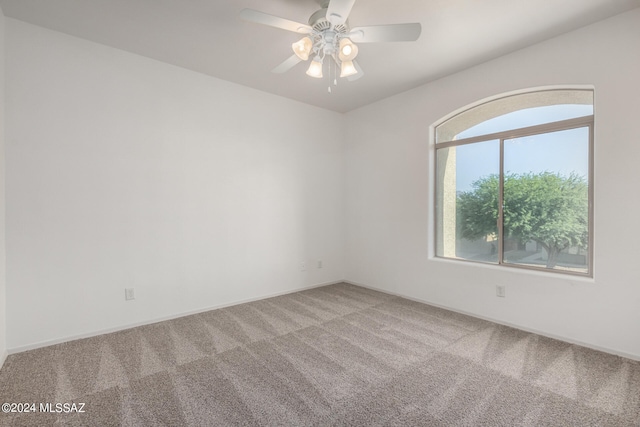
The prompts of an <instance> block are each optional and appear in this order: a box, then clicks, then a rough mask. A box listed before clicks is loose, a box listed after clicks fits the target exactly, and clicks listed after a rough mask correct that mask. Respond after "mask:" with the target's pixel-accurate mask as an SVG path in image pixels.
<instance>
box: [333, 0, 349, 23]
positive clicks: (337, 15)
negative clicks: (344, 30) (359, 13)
mask: <svg viewBox="0 0 640 427" xmlns="http://www.w3.org/2000/svg"><path fill="white" fill-rule="evenodd" d="M355 2H356V0H331V1H330V2H329V7H328V8H327V21H329V22H331V24H333V25H342V24H344V23H345V21H346V20H347V18H348V17H349V13H351V8H353V4H354V3H355Z"/></svg>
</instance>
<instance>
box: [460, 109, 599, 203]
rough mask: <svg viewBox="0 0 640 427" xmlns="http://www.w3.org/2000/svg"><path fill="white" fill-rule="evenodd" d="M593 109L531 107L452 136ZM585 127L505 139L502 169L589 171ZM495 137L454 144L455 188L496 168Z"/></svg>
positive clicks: (466, 188) (466, 186)
mask: <svg viewBox="0 0 640 427" xmlns="http://www.w3.org/2000/svg"><path fill="white" fill-rule="evenodd" d="M592 113H593V107H592V106H591V105H556V106H552V107H541V108H531V109H527V110H521V111H516V112H514V113H509V114H506V115H504V116H500V117H496V118H495V119H491V120H488V121H486V122H484V123H481V124H479V125H477V126H474V127H472V128H470V129H467V130H466V131H464V132H462V133H460V134H459V135H458V136H457V138H456V139H462V138H468V137H470V136H476V135H483V134H489V133H494V132H500V131H503V130H508V129H517V128H521V127H526V126H532V125H536V124H540V123H548V122H554V121H559V120H565V119H569V118H573V117H581V116H585V115H589V114H592ZM588 147H589V130H588V128H578V129H571V130H565V131H560V132H552V133H548V134H543V135H534V136H529V137H522V138H517V139H511V140H506V141H505V159H504V160H505V172H507V173H509V172H513V173H525V172H534V173H537V172H544V171H549V172H554V173H560V174H562V175H565V176H567V175H569V174H571V173H572V172H575V173H578V174H580V175H582V176H584V177H585V178H586V177H587V175H588V171H589V158H588V156H589V150H588ZM499 150H500V147H499V141H497V140H495V141H487V142H482V143H477V144H469V145H464V146H460V147H457V153H456V173H457V177H456V178H457V188H456V190H457V191H458V192H459V191H469V190H471V184H472V183H473V181H476V180H477V179H479V178H481V177H483V176H486V175H490V174H497V173H498V172H499V167H500V164H499V161H500V159H499V155H500V154H499V153H500V151H499Z"/></svg>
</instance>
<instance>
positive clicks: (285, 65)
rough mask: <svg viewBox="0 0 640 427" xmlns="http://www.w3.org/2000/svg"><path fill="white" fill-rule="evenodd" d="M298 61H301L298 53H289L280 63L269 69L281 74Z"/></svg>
mask: <svg viewBox="0 0 640 427" xmlns="http://www.w3.org/2000/svg"><path fill="white" fill-rule="evenodd" d="M299 62H302V59H300V58H298V55H295V54H294V55H291V56H290V57H289V58H287V59H285V60H284V62H282V63H281V64H280V65H278V66H277V67H276V68H274V69H273V70H271V72H272V73H276V74H282V73H284V72H286V71H289V70H290V69H292V68H293V67H295V66H296V65H297V64H298V63H299Z"/></svg>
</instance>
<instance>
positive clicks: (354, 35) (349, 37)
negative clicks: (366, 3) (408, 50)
mask: <svg viewBox="0 0 640 427" xmlns="http://www.w3.org/2000/svg"><path fill="white" fill-rule="evenodd" d="M354 3H355V0H330V1H328V2H326V3H325V4H323V7H322V8H321V9H320V10H317V11H316V12H314V13H313V14H312V15H311V17H310V18H309V25H306V24H301V23H299V22H295V21H291V20H288V19H285V18H280V17H278V16H273V15H269V14H266V13H263V12H259V11H257V10H253V9H243V10H242V11H241V12H240V17H241V18H242V19H244V20H246V21H249V22H253V23H257V24H263V25H269V26H271V27H275V28H280V29H283V30H287V31H293V32H295V33H299V34H305V37H303V38H302V39H300V40H298V41H297V42H295V43H293V44H292V45H291V48H292V49H293V56H292V57H290V58H288V59H286V60H285V61H284V62H283V63H281V64H280V65H278V66H277V67H276V68H274V69H273V70H272V72H274V73H284V72H285V71H288V70H289V69H291V68H293V67H294V66H295V65H296V64H298V63H299V62H302V61H307V60H309V58H310V56H311V54H312V53H313V54H314V58H313V60H312V61H311V64H310V65H309V68H308V69H307V75H309V76H311V77H315V78H322V67H323V63H324V58H325V57H327V56H328V57H329V58H331V59H333V61H334V62H335V63H336V64H337V65H338V66H340V77H346V78H348V80H350V81H353V80H356V79H358V78H360V77H362V75H363V72H362V69H361V68H360V66H359V65H358V63H357V62H356V61H355V58H356V56H357V55H358V46H357V45H356V44H355V43H354V41H353V40H355V41H357V42H358V43H377V42H398V41H415V40H417V39H418V37H420V32H421V30H422V29H421V26H420V24H418V23H411V24H391V25H376V26H370V27H356V28H350V27H349V24H348V23H347V18H348V17H349V14H350V13H351V9H352V7H353V4H354Z"/></svg>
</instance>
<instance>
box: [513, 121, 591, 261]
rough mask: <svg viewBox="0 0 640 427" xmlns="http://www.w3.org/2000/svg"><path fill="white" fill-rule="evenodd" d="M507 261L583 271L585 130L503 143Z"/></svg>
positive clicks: (586, 226)
mask: <svg viewBox="0 0 640 427" xmlns="http://www.w3.org/2000/svg"><path fill="white" fill-rule="evenodd" d="M504 172H505V174H504V229H503V230H504V244H503V257H504V262H505V263H512V264H520V265H529V266H537V267H546V268H552V269H558V270H571V271H576V272H581V273H586V272H587V271H588V269H587V265H588V264H587V263H588V260H587V255H588V240H589V239H588V230H589V205H588V199H589V188H588V176H589V128H588V127H583V128H578V129H570V130H564V131H559V132H550V133H545V134H539V135H533V136H527V137H521V138H514V139H509V140H505V142H504Z"/></svg>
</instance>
